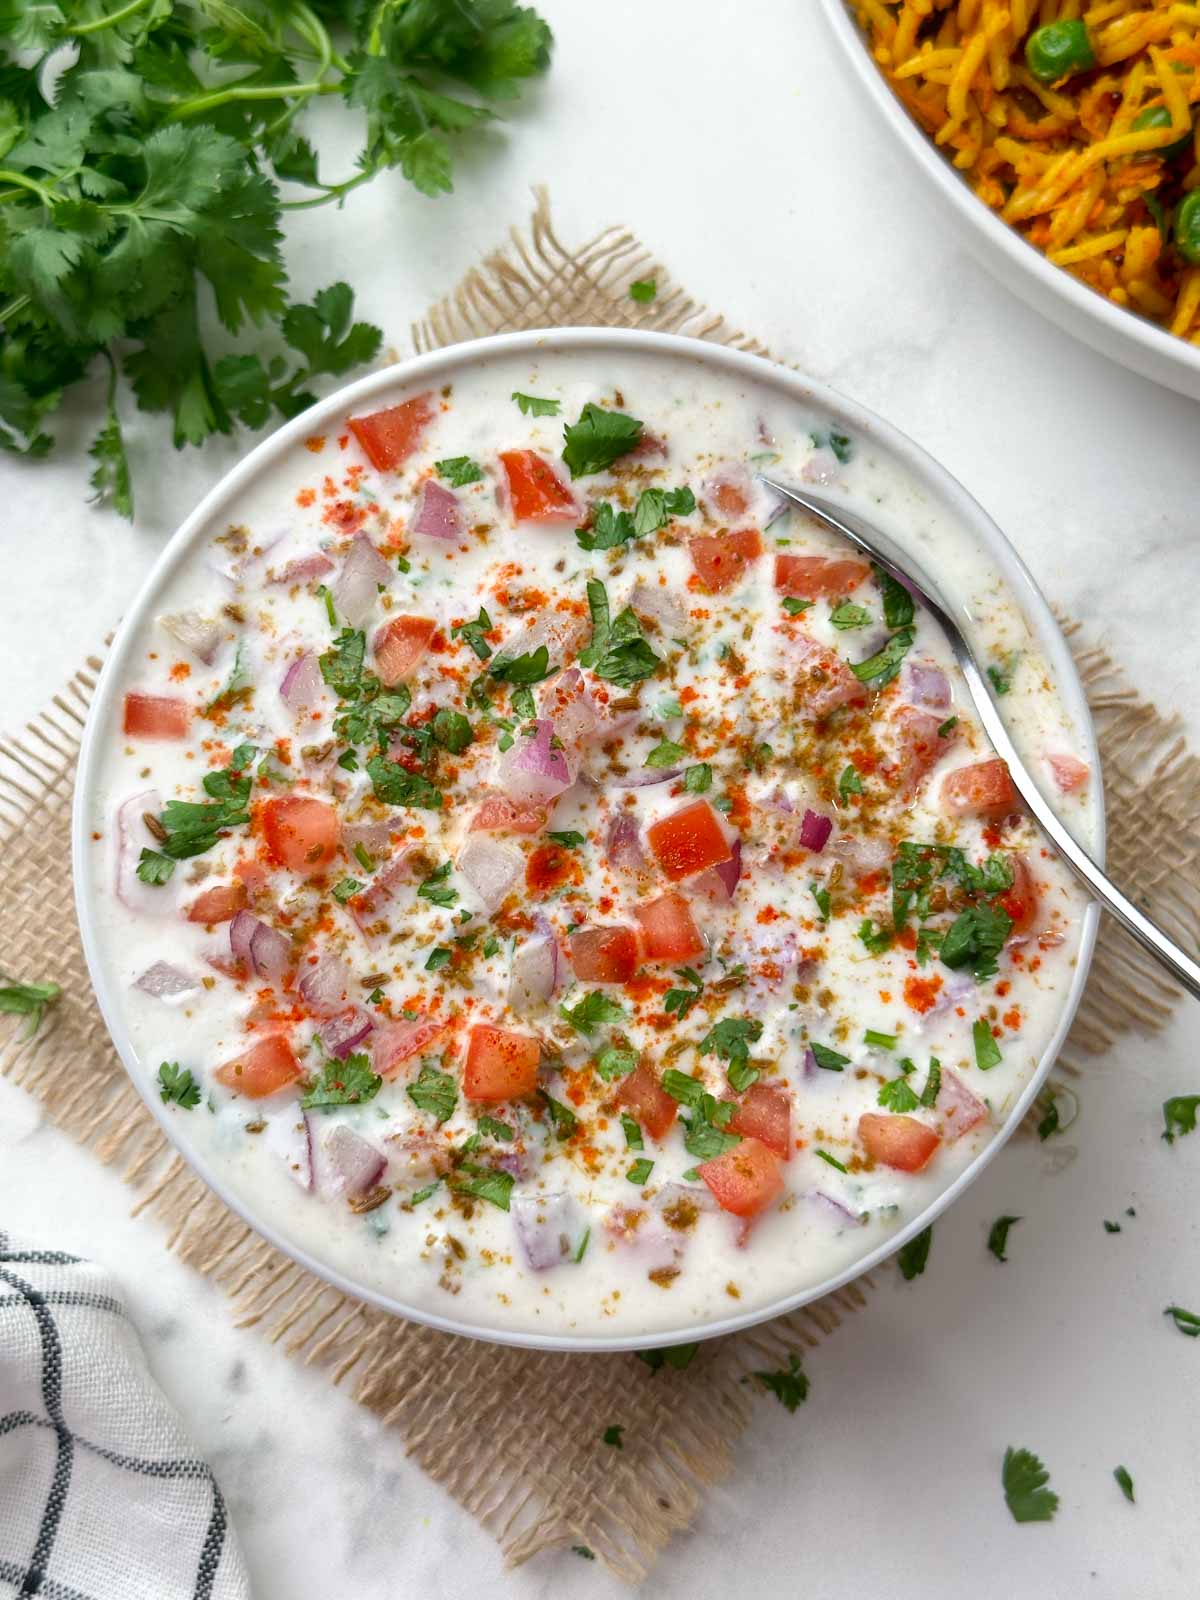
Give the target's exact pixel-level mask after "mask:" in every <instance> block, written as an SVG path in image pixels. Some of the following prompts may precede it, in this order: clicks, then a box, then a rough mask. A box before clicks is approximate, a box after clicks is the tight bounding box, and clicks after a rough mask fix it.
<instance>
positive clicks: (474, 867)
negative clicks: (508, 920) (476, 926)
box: [458, 834, 525, 911]
mask: <svg viewBox="0 0 1200 1600" xmlns="http://www.w3.org/2000/svg"><path fill="white" fill-rule="evenodd" d="M458 870H459V871H460V872H461V873H462V875H463V877H464V878H465V879H466V880H467V882H468V883H469V884H470V885H471V887H472V889H474V891H475V893H476V894H477V895H478V896H479V898H480V899H481V900H482V901H483V903H484V905H485V906H486V907H487V909H488V910H489V911H495V909H496V907H497V906H498V905H499V904H500V902H501V901H502V900H503V899H504V897H505V895H506V894H507V893H508V891H509V890H510V889H511V888H512V886H513V884H514V883H516V881H517V879H518V878H519V877H520V876H521V874H522V873H523V872H524V870H525V857H524V856H523V855H522V854H521V852H520V851H519V850H518V849H516V848H515V846H513V845H511V844H501V843H500V842H499V840H497V839H493V838H491V837H489V836H488V835H487V834H478V835H476V836H475V837H473V838H469V839H468V840H467V843H466V844H465V845H464V846H463V847H462V849H461V850H460V851H459V853H458Z"/></svg>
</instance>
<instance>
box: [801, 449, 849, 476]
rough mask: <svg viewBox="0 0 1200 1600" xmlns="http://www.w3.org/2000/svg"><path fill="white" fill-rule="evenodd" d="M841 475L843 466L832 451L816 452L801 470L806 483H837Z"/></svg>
mask: <svg viewBox="0 0 1200 1600" xmlns="http://www.w3.org/2000/svg"><path fill="white" fill-rule="evenodd" d="M841 475H842V469H841V465H840V463H839V462H838V458H837V457H836V456H835V455H834V453H833V451H832V450H825V449H820V450H814V451H813V453H812V455H811V456H809V458H808V460H807V461H806V462H805V463H804V465H803V467H801V469H800V476H801V478H803V480H804V482H805V483H818V484H821V483H836V482H837V481H838V479H839V478H840V477H841Z"/></svg>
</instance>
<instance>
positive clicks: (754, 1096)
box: [729, 1083, 792, 1161]
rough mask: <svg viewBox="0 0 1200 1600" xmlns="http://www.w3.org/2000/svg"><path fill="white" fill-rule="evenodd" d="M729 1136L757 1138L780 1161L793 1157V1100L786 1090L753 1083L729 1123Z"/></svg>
mask: <svg viewBox="0 0 1200 1600" xmlns="http://www.w3.org/2000/svg"><path fill="white" fill-rule="evenodd" d="M729 1131H730V1132H731V1133H740V1134H743V1135H744V1136H745V1137H746V1138H747V1139H757V1140H758V1142H759V1144H765V1145H766V1147H767V1149H768V1150H773V1151H774V1152H775V1154H776V1155H777V1156H779V1157H780V1159H781V1160H783V1161H787V1160H789V1159H790V1157H791V1154H792V1101H791V1097H790V1096H789V1094H788V1092H787V1090H786V1089H781V1088H779V1087H778V1086H777V1085H775V1084H771V1083H752V1084H751V1085H750V1087H749V1088H748V1089H747V1090H746V1093H745V1094H744V1095H743V1096H742V1103H741V1105H739V1106H738V1108H737V1110H736V1111H735V1112H734V1114H733V1116H732V1117H731V1118H730V1121H729Z"/></svg>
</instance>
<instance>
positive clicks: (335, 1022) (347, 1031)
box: [320, 1006, 375, 1061]
mask: <svg viewBox="0 0 1200 1600" xmlns="http://www.w3.org/2000/svg"><path fill="white" fill-rule="evenodd" d="M374 1027H375V1023H374V1022H373V1020H372V1019H371V1016H370V1015H369V1013H368V1012H366V1011H364V1010H363V1008H362V1007H361V1006H350V1007H348V1008H347V1010H345V1011H340V1012H339V1013H338V1014H337V1016H336V1017H330V1018H329V1020H328V1022H326V1023H324V1024H323V1025H322V1027H321V1033H320V1039H321V1045H322V1048H323V1049H324V1051H325V1054H326V1055H328V1056H334V1057H335V1058H336V1059H337V1060H338V1061H344V1060H345V1059H346V1057H347V1056H348V1055H349V1054H350V1052H351V1051H352V1050H357V1049H358V1047H359V1045H360V1044H362V1042H363V1040H364V1039H365V1038H366V1037H367V1035H368V1034H369V1033H370V1032H371V1031H372V1030H373V1029H374Z"/></svg>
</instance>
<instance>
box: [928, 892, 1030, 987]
mask: <svg viewBox="0 0 1200 1600" xmlns="http://www.w3.org/2000/svg"><path fill="white" fill-rule="evenodd" d="M1012 926H1013V922H1012V918H1011V917H1010V916H1009V914H1008V912H1007V911H1005V910H1004V909H1003V907H1001V906H990V905H987V904H986V903H981V904H979V905H974V906H968V907H967V908H966V910H965V911H960V912H959V914H958V916H957V917H956V918H955V919H954V921H953V922H952V923H951V924H950V926H949V928H947V929H946V931H945V933H944V934H943V936H942V942H941V945H940V947H939V950H938V954H939V955H940V957H941V959H942V961H943V962H944V964H945V965H946V966H948V967H952V968H955V969H957V968H959V967H966V966H969V967H970V968H971V971H972V972H973V973H974V975H975V977H976V978H978V979H983V978H990V977H992V976H993V975H994V974H995V973H996V972H997V971H998V970H999V969H998V967H997V962H996V958H997V956H998V955H999V954H1000V952H1001V950H1003V949H1004V944H1005V941H1006V940H1007V938H1008V936H1009V934H1010V933H1011V932H1012Z"/></svg>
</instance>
